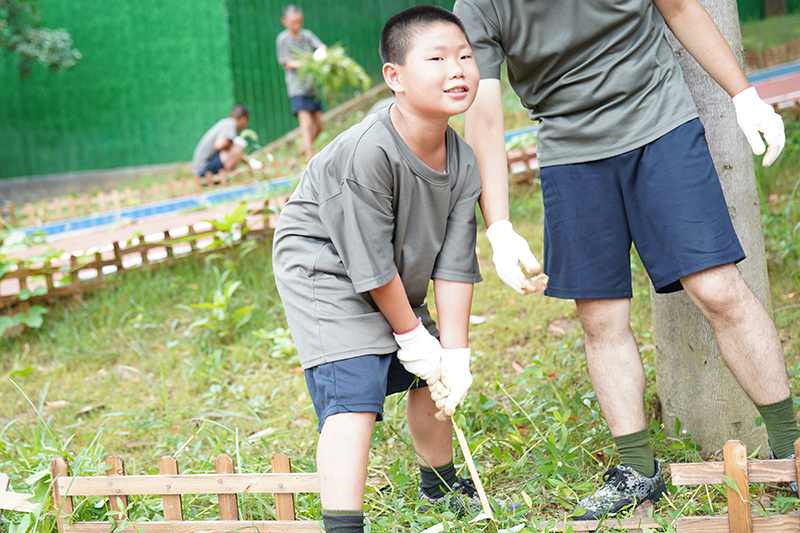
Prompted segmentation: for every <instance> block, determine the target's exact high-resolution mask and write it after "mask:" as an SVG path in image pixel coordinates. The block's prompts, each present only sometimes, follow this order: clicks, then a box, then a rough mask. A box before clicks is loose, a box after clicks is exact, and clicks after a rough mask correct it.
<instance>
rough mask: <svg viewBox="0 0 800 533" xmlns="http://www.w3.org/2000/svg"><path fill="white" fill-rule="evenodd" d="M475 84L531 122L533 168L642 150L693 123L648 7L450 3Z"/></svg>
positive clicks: (593, 2) (559, 0)
mask: <svg viewBox="0 0 800 533" xmlns="http://www.w3.org/2000/svg"><path fill="white" fill-rule="evenodd" d="M453 11H454V12H455V14H456V15H458V16H459V18H461V20H462V21H463V22H464V25H465V26H466V29H467V36H468V37H469V39H470V42H471V44H472V48H473V51H474V54H475V59H476V61H477V63H478V67H479V69H480V73H481V79H484V78H498V79H499V78H500V66H501V64H502V63H503V61H504V60H505V61H506V64H507V67H508V79H509V82H510V83H511V86H512V87H513V89H514V91H515V92H516V93H517V95H519V97H520V100H521V101H522V105H524V106H525V107H526V108H527V109H528V110H529V112H530V117H531V119H532V120H539V132H538V141H537V142H538V157H539V164H540V165H541V166H553V165H562V164H572V163H582V162H586V161H596V160H599V159H605V158H608V157H612V156H616V155H620V154H623V153H625V152H629V151H631V150H634V149H636V148H640V147H641V146H644V145H645V144H648V143H650V142H651V141H654V140H656V139H658V138H659V137H661V136H662V135H664V134H666V133H668V132H670V131H672V130H673V129H675V128H676V127H678V126H680V125H681V124H683V123H685V122H687V121H689V120H691V119H693V118H695V117H697V110H696V108H695V106H694V102H693V100H692V97H691V95H690V93H689V90H688V88H687V87H686V83H685V82H684V79H683V73H682V72H681V69H680V65H679V64H678V61H677V59H676V58H675V56H674V54H673V53H672V49H671V47H670V46H669V43H668V42H667V40H666V38H665V36H664V31H665V29H666V23H665V22H664V19H663V17H662V16H661V13H660V12H659V11H658V9H657V8H656V7H655V5H654V4H653V2H652V1H651V0H551V1H547V0H456V3H455V6H454V8H453Z"/></svg>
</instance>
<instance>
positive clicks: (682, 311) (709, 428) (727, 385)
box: [651, 0, 771, 451]
mask: <svg viewBox="0 0 800 533" xmlns="http://www.w3.org/2000/svg"><path fill="white" fill-rule="evenodd" d="M700 3H701V4H703V6H704V7H705V8H706V10H707V11H708V12H709V14H710V15H711V17H712V18H713V19H714V21H715V22H716V23H717V26H718V27H719V29H720V30H721V31H722V34H723V35H724V36H725V39H726V40H727V41H728V43H730V45H731V48H732V50H733V52H734V54H735V55H736V58H737V60H738V61H739V64H740V65H742V64H743V62H744V52H743V48H742V37H741V29H740V27H739V18H738V13H737V7H736V1H735V0H700ZM668 38H669V40H670V43H671V44H672V46H673V49H674V51H675V54H676V55H677V57H678V59H679V61H680V64H681V67H682V68H683V72H684V76H685V78H686V82H687V84H688V85H689V89H690V90H691V93H692V96H693V97H694V100H695V103H696V105H697V109H698V111H699V113H700V120H701V121H702V122H703V125H704V126H705V128H706V138H707V140H708V144H709V148H710V150H711V155H712V157H713V159H714V164H715V166H716V169H717V173H718V174H719V177H720V181H721V183H722V189H723V191H724V193H725V198H726V200H727V202H728V210H729V211H730V214H731V218H732V219H733V225H734V227H735V228H736V232H737V234H738V235H739V240H740V241H741V243H742V246H743V247H744V250H745V253H746V254H747V259H745V260H744V261H742V262H741V263H739V265H738V266H739V270H740V271H741V272H742V275H743V276H744V279H745V281H746V282H747V284H748V286H749V287H750V289H751V290H752V291H753V292H754V293H755V294H756V296H757V297H758V299H759V300H761V302H762V304H764V305H765V306H766V307H767V309H768V310H769V311H770V312H771V304H770V296H769V294H770V293H769V279H768V277H767V266H766V258H765V251H764V236H763V230H762V223H761V212H760V209H759V203H758V191H757V188H756V181H755V172H754V167H753V157H752V152H751V150H750V146H749V145H748V144H747V141H746V139H745V137H744V135H743V134H742V133H741V130H740V129H739V128H738V126H737V124H736V115H735V112H734V109H733V104H731V101H730V97H729V96H728V95H727V93H725V92H724V91H723V90H722V89H721V88H720V87H719V86H718V85H717V84H716V83H715V82H714V80H712V79H711V77H710V76H708V74H706V73H705V71H704V70H703V69H702V68H701V67H700V66H699V65H698V64H697V62H695V60H694V59H693V58H692V57H691V56H690V55H689V54H688V52H686V50H684V49H683V47H681V46H680V44H679V43H678V42H677V40H676V39H675V38H674V36H672V35H671V34H669V35H668ZM651 294H652V302H653V321H654V328H655V341H656V382H657V387H658V395H659V398H660V400H661V406H662V416H663V421H664V423H665V425H666V430H667V432H668V434H670V433H671V434H672V435H673V436H674V429H675V419H676V418H677V419H679V420H680V422H681V428H682V433H683V432H684V431H685V432H688V433H689V434H691V435H692V437H693V439H692V440H693V442H694V443H696V444H699V445H700V446H702V448H703V450H705V451H715V450H719V449H721V448H722V445H723V444H724V443H725V441H726V440H729V439H734V438H735V439H739V440H741V441H742V442H744V443H745V444H746V445H747V447H748V449H752V450H754V449H755V447H756V446H758V445H765V444H766V438H765V432H764V430H763V428H758V427H756V425H755V419H756V417H757V416H758V413H757V411H756V409H755V407H754V405H753V403H752V402H751V401H750V399H749V398H748V397H747V395H746V394H745V393H744V391H743V390H742V388H741V387H740V386H739V385H738V383H737V382H736V380H735V379H734V378H733V375H732V374H731V373H730V371H729V370H728V368H727V367H726V366H725V363H724V362H723V361H722V358H721V357H720V355H719V350H718V348H717V344H716V341H715V340H714V334H713V331H712V330H711V327H710V326H709V324H708V322H707V321H706V319H705V317H703V315H702V314H701V313H700V311H698V309H697V307H695V306H694V304H692V302H691V301H690V300H689V298H688V297H687V296H686V293H684V292H678V293H673V294H668V295H660V294H655V293H654V292H653V291H651ZM762 451H763V448H762Z"/></svg>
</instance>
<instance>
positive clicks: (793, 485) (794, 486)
mask: <svg viewBox="0 0 800 533" xmlns="http://www.w3.org/2000/svg"><path fill="white" fill-rule="evenodd" d="M769 458H770V459H777V458H778V456H777V455H775V452H773V451H772V446H770V447H769ZM794 458H795V455H794V454H791V455H790V456H789V457H784V459H794ZM789 488H790V489H792V492H794V497H795V498H797V497H798V495H797V481H790V482H789Z"/></svg>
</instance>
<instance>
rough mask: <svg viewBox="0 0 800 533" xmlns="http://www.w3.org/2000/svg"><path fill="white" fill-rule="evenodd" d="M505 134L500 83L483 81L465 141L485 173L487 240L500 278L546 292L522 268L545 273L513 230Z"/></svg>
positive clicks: (513, 285) (543, 281)
mask: <svg viewBox="0 0 800 533" xmlns="http://www.w3.org/2000/svg"><path fill="white" fill-rule="evenodd" d="M504 132H505V129H504V125H503V100H502V89H501V86H500V80H499V79H496V78H485V79H482V80H481V81H480V83H479V85H478V94H477V95H476V97H475V101H474V102H473V103H472V106H470V108H469V109H468V110H467V113H466V128H465V134H466V135H465V138H466V141H467V143H469V145H470V146H472V150H473V151H474V152H475V156H476V157H477V158H478V166H479V167H480V170H481V197H480V200H479V203H480V206H481V213H482V214H483V219H484V220H485V221H486V227H487V230H486V237H487V238H488V239H489V243H490V244H491V245H492V251H493V252H494V254H493V256H492V261H493V262H494V266H495V270H496V271H497V275H498V276H499V277H500V279H501V280H503V282H505V284H506V285H508V286H509V287H511V288H512V289H514V290H515V291H517V292H518V293H520V294H530V293H532V292H536V291H541V290H544V288H545V287H546V286H547V285H546V279H545V278H543V277H539V278H534V279H528V278H527V277H526V276H525V274H523V273H522V269H521V268H520V264H522V266H524V267H525V269H526V270H527V271H528V274H530V275H536V274H539V273H540V272H541V271H542V267H541V266H540V265H539V262H538V261H537V260H536V258H535V257H534V255H533V253H532V252H531V249H530V246H528V243H527V241H525V239H523V238H522V237H521V236H519V235H518V234H517V233H516V232H515V231H514V230H513V228H512V227H511V223H510V222H509V213H508V159H507V156H506V144H505V134H504Z"/></svg>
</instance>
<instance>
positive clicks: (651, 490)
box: [572, 461, 667, 520]
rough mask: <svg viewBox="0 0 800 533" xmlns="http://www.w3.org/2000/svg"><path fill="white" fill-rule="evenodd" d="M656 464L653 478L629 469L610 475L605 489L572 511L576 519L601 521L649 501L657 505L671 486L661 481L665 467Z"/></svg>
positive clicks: (613, 472) (622, 469) (624, 466)
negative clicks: (662, 468) (668, 486)
mask: <svg viewBox="0 0 800 533" xmlns="http://www.w3.org/2000/svg"><path fill="white" fill-rule="evenodd" d="M655 464H656V473H655V474H654V475H653V477H645V476H643V475H641V474H640V473H639V472H637V471H636V470H634V469H633V468H631V467H630V466H628V465H620V466H618V467H615V468H612V469H610V470H608V471H606V473H605V474H603V481H604V482H605V483H604V485H603V486H602V487H600V488H599V489H597V491H596V492H595V493H594V494H590V495H589V496H586V497H585V498H583V499H582V500H580V501H579V502H578V505H576V506H575V509H573V510H572V519H573V520H599V519H600V518H602V517H603V516H609V515H614V514H616V513H618V512H620V511H621V510H622V509H624V508H626V507H630V506H632V505H633V506H637V505H639V504H640V503H642V502H644V501H646V500H649V501H651V502H653V503H656V502H657V501H658V500H660V499H661V496H663V495H664V493H666V492H667V486H666V485H665V484H664V479H663V478H662V477H661V465H660V464H659V463H658V461H655Z"/></svg>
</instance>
